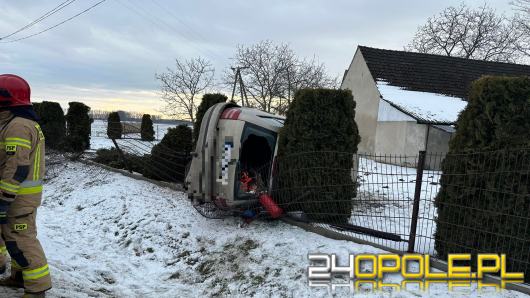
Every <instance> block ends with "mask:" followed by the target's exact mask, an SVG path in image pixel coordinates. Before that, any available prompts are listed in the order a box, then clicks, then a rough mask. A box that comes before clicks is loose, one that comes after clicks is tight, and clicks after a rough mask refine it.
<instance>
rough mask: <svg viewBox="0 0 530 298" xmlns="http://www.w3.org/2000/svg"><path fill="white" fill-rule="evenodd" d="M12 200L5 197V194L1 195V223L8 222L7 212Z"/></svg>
mask: <svg viewBox="0 0 530 298" xmlns="http://www.w3.org/2000/svg"><path fill="white" fill-rule="evenodd" d="M9 205H11V203H10V202H8V201H6V200H4V199H3V196H0V225H4V224H7V212H8V211H9Z"/></svg>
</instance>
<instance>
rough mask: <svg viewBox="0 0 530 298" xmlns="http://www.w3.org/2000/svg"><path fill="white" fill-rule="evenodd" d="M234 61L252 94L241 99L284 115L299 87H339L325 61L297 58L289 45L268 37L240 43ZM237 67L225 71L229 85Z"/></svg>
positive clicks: (245, 86) (270, 111)
mask: <svg viewBox="0 0 530 298" xmlns="http://www.w3.org/2000/svg"><path fill="white" fill-rule="evenodd" d="M234 60H235V65H236V66H238V67H239V69H240V77H241V80H242V81H243V82H244V88H245V92H246V94H247V95H248V97H249V102H248V103H246V102H244V101H243V99H242V103H243V105H249V106H253V107H256V108H258V109H260V110H262V111H266V112H269V113H280V114H283V113H284V112H285V110H286V108H287V106H288V104H289V103H290V101H291V98H292V97H293V96H294V92H295V91H296V90H298V89H300V88H306V87H336V86H337V83H336V80H335V79H333V78H330V77H329V76H328V75H327V74H326V69H325V67H324V65H323V64H320V63H318V62H317V60H316V59H315V58H313V59H311V60H305V59H300V58H298V57H297V56H296V54H295V53H294V51H293V50H292V49H291V48H290V47H289V45H287V44H274V43H273V42H271V41H269V40H265V41H261V42H258V43H256V44H253V45H250V46H243V45H239V46H238V48H237V52H236V55H235V57H234ZM234 69H237V68H232V71H228V72H226V74H225V82H226V83H227V84H233V83H234V79H235V78H234V76H235V74H236V72H234V71H233V70H234ZM240 83H241V82H240Z"/></svg>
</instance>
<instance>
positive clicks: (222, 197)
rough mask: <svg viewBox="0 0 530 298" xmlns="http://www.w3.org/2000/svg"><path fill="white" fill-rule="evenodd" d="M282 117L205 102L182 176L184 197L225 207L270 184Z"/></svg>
mask: <svg viewBox="0 0 530 298" xmlns="http://www.w3.org/2000/svg"><path fill="white" fill-rule="evenodd" d="M284 120H285V118H283V117H281V116H276V115H272V114H269V113H265V112H261V111H259V110H256V109H253V108H245V107H240V106H237V105H235V104H230V103H220V104H216V105H214V106H213V107H211V108H210V109H209V110H208V111H207V112H206V114H205V115H204V117H203V120H202V124H201V128H200V134H199V137H198V140H197V145H196V148H195V152H194V154H193V159H192V161H191V165H190V166H189V170H188V173H187V175H186V180H185V183H186V188H187V190H188V196H189V198H190V199H192V200H193V201H194V202H195V203H199V204H201V203H215V205H216V206H218V207H226V208H238V207H245V206H248V205H251V204H254V203H256V201H257V195H258V194H259V193H260V192H263V191H267V190H269V189H270V186H271V183H272V181H271V178H270V177H271V171H272V164H273V160H274V157H275V156H276V153H277V144H278V130H279V129H280V128H281V127H282V126H283V123H284Z"/></svg>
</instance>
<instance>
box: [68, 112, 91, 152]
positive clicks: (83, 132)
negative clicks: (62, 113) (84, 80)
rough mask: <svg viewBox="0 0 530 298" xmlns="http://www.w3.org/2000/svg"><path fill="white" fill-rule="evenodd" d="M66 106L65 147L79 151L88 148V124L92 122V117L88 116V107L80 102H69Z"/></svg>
mask: <svg viewBox="0 0 530 298" xmlns="http://www.w3.org/2000/svg"><path fill="white" fill-rule="evenodd" d="M68 106H69V108H68V113H67V114H66V123H67V127H66V138H65V149H66V150H67V151H73V152H81V151H84V150H86V149H88V148H90V126H91V124H92V119H90V117H89V116H88V112H89V111H90V107H88V106H86V105H85V104H83V103H81V102H70V103H68Z"/></svg>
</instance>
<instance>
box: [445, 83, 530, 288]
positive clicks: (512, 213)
mask: <svg viewBox="0 0 530 298" xmlns="http://www.w3.org/2000/svg"><path fill="white" fill-rule="evenodd" d="M468 102H469V103H468V105H467V107H466V109H465V110H464V111H463V112H462V113H461V114H460V116H459V118H458V121H457V129H456V133H455V135H454V137H453V139H452V140H451V142H450V143H449V153H448V154H447V156H446V158H445V159H444V161H443V163H442V171H443V174H442V177H441V180H440V183H441V188H440V191H439V193H438V195H437V197H436V199H435V205H436V207H437V209H438V217H437V229H436V234H435V248H436V251H437V253H438V255H439V256H440V257H441V258H443V259H445V258H446V257H447V255H448V254H450V253H472V254H476V253H477V252H488V253H505V254H506V255H507V258H508V269H509V270H510V271H518V272H524V273H525V276H526V278H527V281H528V277H530V267H528V266H527V264H528V263H529V262H530V255H529V254H528V247H529V246H530V236H529V235H530V234H529V232H528V228H524V227H530V218H529V217H528V212H529V210H530V199H529V193H530V177H529V169H530V150H529V149H528V148H530V78H528V77H520V78H509V77H483V78H481V79H479V80H477V81H475V82H474V83H473V85H472V87H471V90H470V96H469V101H468ZM518 148H526V149H521V150H519V149H518ZM514 260H517V261H515V262H514Z"/></svg>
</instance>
